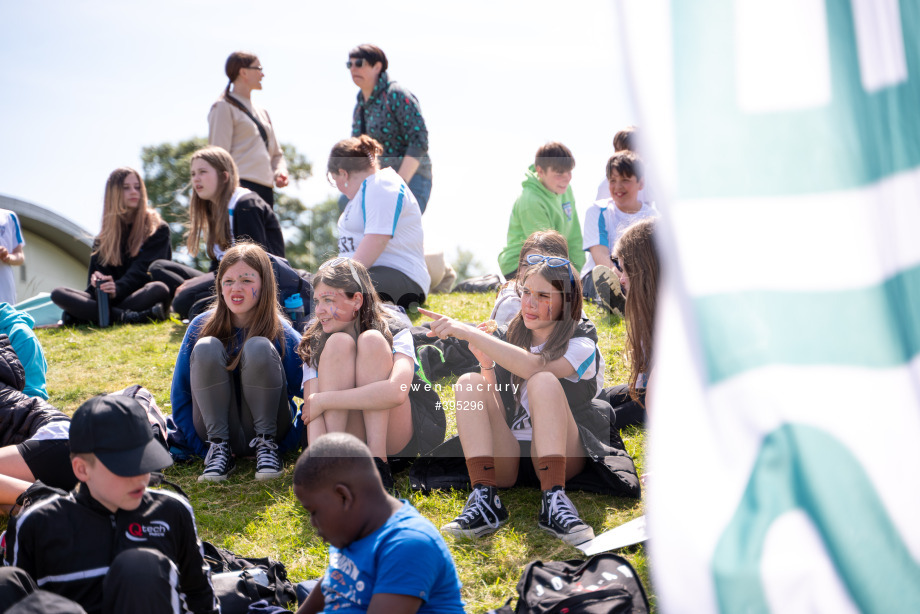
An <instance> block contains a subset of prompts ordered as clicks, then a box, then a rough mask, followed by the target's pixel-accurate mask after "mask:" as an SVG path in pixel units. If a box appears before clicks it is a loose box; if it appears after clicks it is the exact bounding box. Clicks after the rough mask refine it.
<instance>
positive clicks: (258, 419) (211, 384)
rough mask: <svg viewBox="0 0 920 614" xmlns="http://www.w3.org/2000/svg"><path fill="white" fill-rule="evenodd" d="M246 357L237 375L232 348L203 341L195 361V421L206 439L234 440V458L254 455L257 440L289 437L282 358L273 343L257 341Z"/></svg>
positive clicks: (192, 362) (213, 340)
mask: <svg viewBox="0 0 920 614" xmlns="http://www.w3.org/2000/svg"><path fill="white" fill-rule="evenodd" d="M240 352H241V354H242V357H241V358H240V363H239V367H238V368H237V370H236V371H235V372H234V371H227V362H228V356H227V349H226V348H225V347H224V344H223V343H221V342H220V340H219V339H217V338H216V337H202V338H201V339H199V340H198V341H197V343H195V347H194V348H192V356H191V360H190V366H191V384H192V420H193V421H194V424H195V432H196V433H197V434H198V436H199V437H201V438H202V439H204V440H209V441H210V440H213V439H222V440H224V441H229V442H230V449H231V450H233V453H234V454H236V455H237V456H251V455H252V454H253V453H254V449H253V448H250V447H249V442H250V441H252V439H253V438H255V436H256V435H271V436H273V437H275V438H276V439H282V438H284V436H285V435H287V432H288V430H289V429H290V428H291V420H292V418H291V408H290V405H289V404H288V397H287V378H286V377H285V374H284V368H283V366H282V364H281V356H279V355H278V350H276V349H275V346H274V345H273V344H272V342H271V341H269V340H268V339H266V338H265V337H252V338H251V339H249V340H247V341H246V343H244V344H243V349H242V350H240ZM234 376H236V377H234ZM237 378H238V381H239V390H238V389H237V382H236V381H234V380H236V379H237ZM238 392H239V394H238Z"/></svg>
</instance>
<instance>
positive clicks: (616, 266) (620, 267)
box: [610, 256, 623, 273]
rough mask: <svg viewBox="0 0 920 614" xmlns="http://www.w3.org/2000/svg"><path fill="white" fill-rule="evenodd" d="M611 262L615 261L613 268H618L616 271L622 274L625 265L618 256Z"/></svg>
mask: <svg viewBox="0 0 920 614" xmlns="http://www.w3.org/2000/svg"><path fill="white" fill-rule="evenodd" d="M610 260H612V261H613V266H614V267H615V268H616V270H618V271H619V272H620V273H622V272H623V265H621V264H620V259H619V258H618V257H617V256H614V257H613V258H611V259H610Z"/></svg>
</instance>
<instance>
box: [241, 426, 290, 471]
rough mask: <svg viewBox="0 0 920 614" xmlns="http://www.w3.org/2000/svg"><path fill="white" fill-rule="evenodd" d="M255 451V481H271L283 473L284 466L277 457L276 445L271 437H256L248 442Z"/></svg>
mask: <svg viewBox="0 0 920 614" xmlns="http://www.w3.org/2000/svg"><path fill="white" fill-rule="evenodd" d="M249 447H250V448H255V449H256V479H257V480H271V479H274V478H277V477H278V476H280V475H281V474H282V473H284V465H282V464H281V458H280V457H279V456H278V444H277V443H275V438H274V437H273V436H272V435H257V436H256V438H255V439H253V440H252V441H250V442H249Z"/></svg>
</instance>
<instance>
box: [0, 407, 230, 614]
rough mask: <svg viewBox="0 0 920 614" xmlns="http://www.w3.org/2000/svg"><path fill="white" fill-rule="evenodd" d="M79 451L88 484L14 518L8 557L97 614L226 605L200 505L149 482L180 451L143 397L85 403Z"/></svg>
mask: <svg viewBox="0 0 920 614" xmlns="http://www.w3.org/2000/svg"><path fill="white" fill-rule="evenodd" d="M70 451H71V459H72V460H71V463H72V465H73V472H74V475H75V476H76V477H77V479H78V480H79V481H80V482H81V484H79V485H78V486H77V487H76V488H75V489H74V490H73V491H72V492H71V493H69V494H68V495H67V496H60V495H53V496H51V497H49V498H48V499H46V500H43V501H40V502H39V503H36V504H34V505H33V506H31V507H30V508H27V509H26V510H25V511H24V512H23V513H22V514H21V515H20V516H19V517H18V518H16V519H15V520H14V521H13V522H11V523H10V526H9V529H8V530H7V541H6V546H7V547H6V560H7V564H9V565H14V566H17V567H19V568H21V569H22V570H24V571H25V572H26V573H28V574H29V575H30V576H31V577H32V579H33V580H35V582H36V583H37V584H38V585H39V586H41V587H42V589H44V590H46V591H51V592H54V593H57V594H59V595H61V596H63V597H67V598H68V599H71V600H73V601H75V602H77V603H79V604H80V605H81V606H83V608H85V609H86V611H87V612H89V613H90V614H93V613H94V612H134V613H137V612H173V611H187V612H209V613H210V612H218V611H219V605H218V602H217V600H216V598H215V597H214V591H213V588H212V586H211V581H210V576H209V572H208V571H207V569H208V567H207V565H206V564H205V563H204V557H203V553H202V550H201V543H200V542H199V541H198V535H197V532H196V528H195V516H194V513H193V511H192V507H191V505H190V504H189V502H188V501H187V500H185V499H184V498H183V497H181V496H179V495H176V494H174V493H171V492H167V491H161V490H148V489H147V484H148V482H149V480H150V472H151V471H155V470H159V469H162V468H164V467H168V466H169V465H171V464H172V458H171V457H170V456H169V453H168V452H167V451H166V449H165V448H164V447H163V446H162V445H161V444H160V443H159V442H158V441H156V440H155V439H154V435H153V430H152V429H151V427H150V423H149V422H148V420H147V415H146V413H145V412H144V409H143V408H142V407H141V406H140V404H139V403H138V402H137V401H135V400H134V399H131V398H128V397H123V396H116V395H107V396H99V397H94V398H92V399H90V400H89V401H87V402H86V403H84V404H83V405H81V406H80V408H79V409H77V411H76V412H75V413H74V415H73V419H72V421H71V426H70ZM140 578H142V579H143V581H138V579H140ZM180 604H181V606H180ZM2 605H9V604H0V606H2ZM180 607H181V608H184V609H177V608H180Z"/></svg>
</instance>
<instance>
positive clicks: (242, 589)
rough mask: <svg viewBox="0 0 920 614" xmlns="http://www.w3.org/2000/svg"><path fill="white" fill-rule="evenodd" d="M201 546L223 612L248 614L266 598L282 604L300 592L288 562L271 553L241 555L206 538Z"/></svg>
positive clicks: (270, 602)
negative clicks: (269, 556)
mask: <svg viewBox="0 0 920 614" xmlns="http://www.w3.org/2000/svg"><path fill="white" fill-rule="evenodd" d="M201 546H202V549H203V550H204V561H205V563H207V564H208V566H210V568H211V584H212V585H213V586H214V594H215V595H216V596H217V599H218V600H219V601H220V611H221V612H222V613H223V614H246V612H247V611H248V610H249V606H250V605H251V604H253V603H255V602H256V601H260V600H262V599H264V600H266V601H268V603H269V604H271V605H276V606H282V607H287V606H288V604H290V603H292V602H296V600H297V594H296V592H295V591H294V585H293V584H292V583H291V581H290V580H288V579H287V569H286V568H285V567H284V563H281V562H278V561H275V560H273V559H270V558H267V557H266V558H252V557H243V556H239V555H237V554H234V553H232V552H230V551H229V550H227V549H225V548H218V547H217V546H215V545H214V544H211V543H209V542H206V541H203V542H201ZM231 572H239V573H231Z"/></svg>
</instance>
